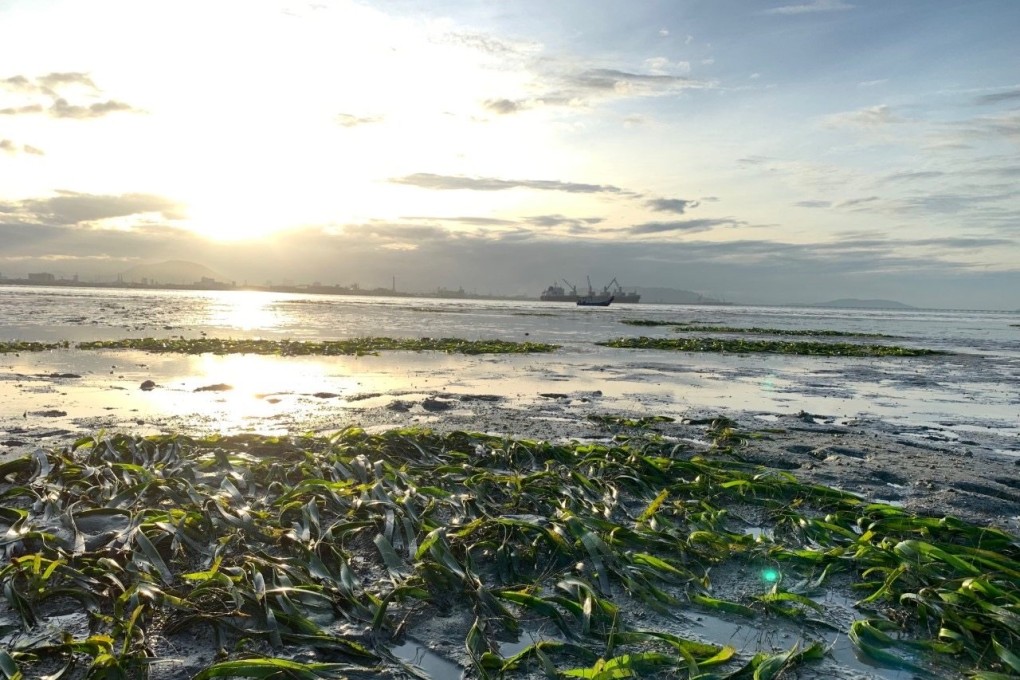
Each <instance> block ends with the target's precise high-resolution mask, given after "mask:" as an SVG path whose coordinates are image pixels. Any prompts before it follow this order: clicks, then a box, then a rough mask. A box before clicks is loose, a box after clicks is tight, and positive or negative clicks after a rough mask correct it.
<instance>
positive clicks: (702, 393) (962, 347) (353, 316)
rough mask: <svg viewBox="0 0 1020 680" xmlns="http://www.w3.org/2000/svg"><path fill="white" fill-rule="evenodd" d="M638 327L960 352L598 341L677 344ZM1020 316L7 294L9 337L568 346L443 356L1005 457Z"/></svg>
mask: <svg viewBox="0 0 1020 680" xmlns="http://www.w3.org/2000/svg"><path fill="white" fill-rule="evenodd" d="M625 319H652V320H662V321H678V322H702V323H705V324H710V325H722V326H738V327H749V326H758V327H767V328H776V329H796V330H805V329H815V330H818V329H830V330H839V331H850V332H860V333H883V334H887V335H891V336H896V337H895V338H894V339H887V338H882V339H877V338H861V339H853V341H854V342H868V343H878V344H896V345H902V346H908V347H927V348H931V349H938V350H944V351H948V352H951V353H952V354H951V355H949V356H939V357H925V358H916V359H910V358H883V359H854V358H839V357H797V356H779V355H760V354H750V355H718V354H695V353H682V352H667V351H650V350H620V349H612V348H606V347H600V346H597V345H595V344H594V343H595V342H596V341H600V340H608V339H611V338H616V337H621V336H638V335H646V336H653V337H671V336H675V335H676V332H675V331H674V330H672V329H670V328H654V327H634V326H628V325H625V324H622V323H620V322H621V321H622V320H625ZM1018 323H1020V315H1018V314H1016V313H1007V312H986V311H962V310H961V311H955V310H954V311H947V310H847V309H815V308H810V309H808V308H784V307H743V306H726V307H709V306H682V305H640V304H638V305H613V306H612V307H609V308H578V307H576V306H574V305H571V304H564V303H543V302H538V301H533V302H523V301H475V300H447V299H423V298H378V297H351V296H329V295H300V294H283V293H262V292H242V291H230V292H194V291H151V290H107V289H89V288H81V289H76V288H45V287H39V288H28V287H2V286H0V339H2V340H12V339H19V340H39V341H55V340H71V341H77V340H90V339H112V338H124V337H146V336H155V337H175V336H184V337H188V338H191V337H200V336H201V335H202V334H205V335H206V336H208V337H231V338H241V337H263V338H273V339H280V338H291V339H298V340H323V339H340V338H352V337H363V336H391V337H422V336H429V337H459V338H468V339H497V338H498V339H504V340H517V341H522V340H532V341H537V342H549V343H555V344H558V345H561V346H562V349H560V350H559V351H558V352H557V353H555V354H552V355H529V356H526V357H505V358H489V359H485V358H482V359H478V358H467V357H465V358H451V359H449V360H444V361H454V362H456V361H463V362H464V364H463V368H464V371H465V372H470V371H472V370H473V371H481V370H489V371H491V372H492V373H493V377H497V376H496V374H501V375H502V374H508V373H511V372H513V373H515V376H516V379H517V383H515V386H516V387H515V388H516V389H526V388H522V387H521V376H522V374H524V373H527V372H528V371H530V373H528V375H530V376H531V379H532V382H534V387H535V389H548V384H550V381H559V382H570V381H571V379H572V378H576V380H575V381H574V382H575V383H577V384H579V385H583V386H584V387H587V388H598V389H600V390H604V391H606V393H607V394H615V395H618V396H620V397H621V398H623V397H625V396H627V395H632V396H633V395H640V394H641V393H647V394H654V395H656V399H657V403H660V404H661V405H662V406H663V408H671V409H674V410H675V409H676V408H679V407H682V408H687V409H692V408H724V409H734V410H740V411H751V412H761V413H762V414H767V413H784V412H790V411H793V412H796V411H797V410H805V411H809V412H811V413H822V414H827V415H831V416H835V417H841V418H854V417H874V418H880V419H883V420H887V421H894V422H901V423H903V424H904V425H909V426H921V427H931V428H935V429H939V430H941V431H943V432H946V433H947V436H949V437H965V436H967V433H968V432H981V433H985V434H996V435H1001V436H1002V437H1003V438H1004V443H1003V447H1002V448H1003V450H1006V451H1015V450H1017V449H1018V448H1020V447H1018V445H1017V437H1018V435H1020V327H1015V326H1013V325H1012V324H1018ZM701 335H720V334H718V333H703V334H701ZM744 337H749V338H750V339H753V338H757V337H760V336H744ZM793 339H795V340H796V339H814V338H793ZM818 340H820V341H825V338H818ZM843 340H846V338H836V339H834V341H843ZM380 361H384V360H380ZM480 362H481V363H480ZM486 362H487V363H486ZM444 365H445V366H446V367H447V369H448V370H452V371H456V370H458V369H457V366H456V365H454V366H453V368H452V369H450V366H449V364H448V363H447V364H444ZM525 369H526V370H525ZM501 372H502V373H501ZM525 377H527V376H525ZM2 388H3V385H2V384H0V389H2ZM638 401H640V400H638ZM762 417H765V416H764V415H763V416H762Z"/></svg>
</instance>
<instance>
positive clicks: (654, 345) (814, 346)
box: [596, 336, 946, 357]
mask: <svg viewBox="0 0 1020 680" xmlns="http://www.w3.org/2000/svg"><path fill="white" fill-rule="evenodd" d="M596 344H599V345H603V346H605V347H617V348H622V349H668V350H675V351H678V352H720V353H739V354H751V353H766V354H805V355H812V356H844V357H921V356H929V355H933V354H946V352H940V351H937V350H932V349H918V348H912V347H897V346H892V345H858V344H852V343H846V342H805V341H782V340H742V339H741V340H734V339H722V338H648V337H644V336H641V337H638V338H617V339H615V340H607V341H605V342H599V343H596Z"/></svg>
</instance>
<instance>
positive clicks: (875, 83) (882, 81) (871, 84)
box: [857, 78, 889, 87]
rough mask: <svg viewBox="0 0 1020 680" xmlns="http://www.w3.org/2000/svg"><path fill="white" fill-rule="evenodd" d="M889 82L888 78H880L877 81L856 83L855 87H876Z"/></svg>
mask: <svg viewBox="0 0 1020 680" xmlns="http://www.w3.org/2000/svg"><path fill="white" fill-rule="evenodd" d="M888 82H889V79H888V78H880V79H878V80H864V81H861V82H859V83H857V87H878V86H879V85H885V84H886V83H888Z"/></svg>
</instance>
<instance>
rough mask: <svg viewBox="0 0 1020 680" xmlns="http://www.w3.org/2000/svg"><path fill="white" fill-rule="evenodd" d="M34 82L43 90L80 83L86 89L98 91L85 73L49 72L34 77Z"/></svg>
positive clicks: (52, 90) (53, 90)
mask: <svg viewBox="0 0 1020 680" xmlns="http://www.w3.org/2000/svg"><path fill="white" fill-rule="evenodd" d="M36 82H37V83H38V84H39V86H40V87H41V88H42V89H43V91H44V92H47V93H50V92H56V91H57V90H59V89H61V88H63V87H65V86H67V85H81V86H83V87H85V88H87V89H90V90H95V91H97V92H98V91H99V88H98V87H96V84H95V83H93V82H92V79H91V78H90V77H89V76H88V74H87V73H50V74H48V75H45V76H40V77H39V78H36Z"/></svg>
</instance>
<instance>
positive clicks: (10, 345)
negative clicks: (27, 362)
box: [0, 340, 69, 354]
mask: <svg viewBox="0 0 1020 680" xmlns="http://www.w3.org/2000/svg"><path fill="white" fill-rule="evenodd" d="M68 346H69V343H67V342H29V341H26V340H14V341H9V342H0V354H12V353H14V352H45V351H47V350H51V349H66V348H67V347H68Z"/></svg>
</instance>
